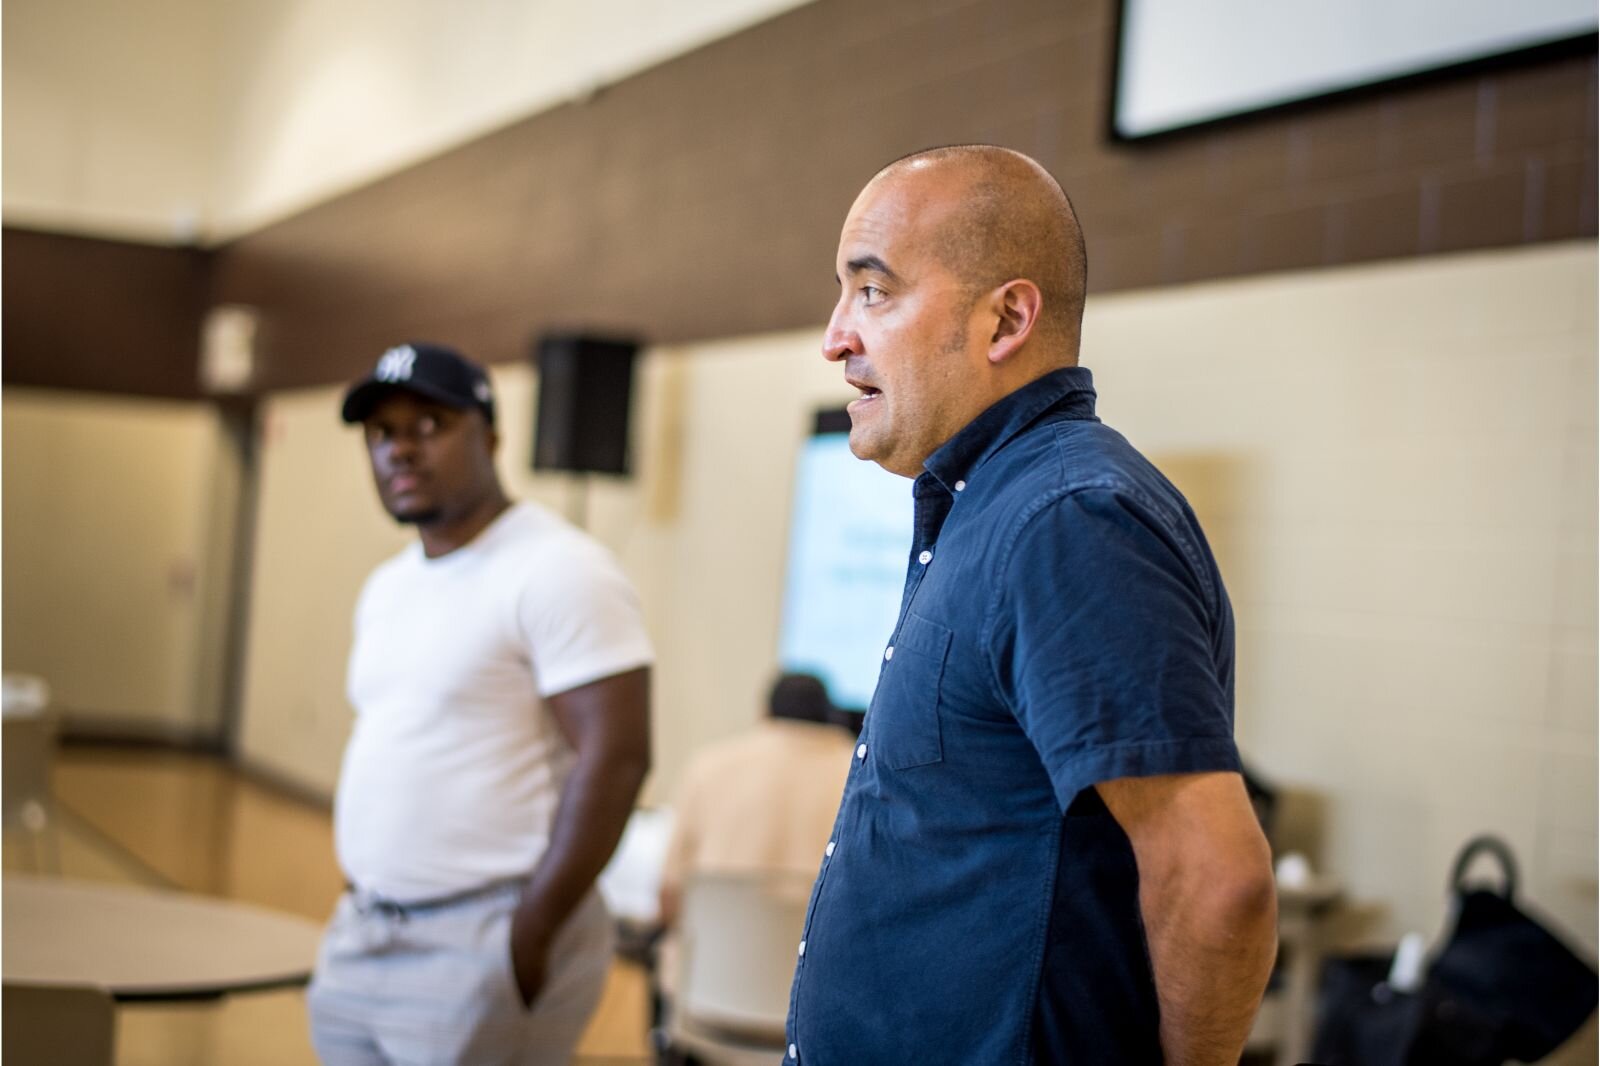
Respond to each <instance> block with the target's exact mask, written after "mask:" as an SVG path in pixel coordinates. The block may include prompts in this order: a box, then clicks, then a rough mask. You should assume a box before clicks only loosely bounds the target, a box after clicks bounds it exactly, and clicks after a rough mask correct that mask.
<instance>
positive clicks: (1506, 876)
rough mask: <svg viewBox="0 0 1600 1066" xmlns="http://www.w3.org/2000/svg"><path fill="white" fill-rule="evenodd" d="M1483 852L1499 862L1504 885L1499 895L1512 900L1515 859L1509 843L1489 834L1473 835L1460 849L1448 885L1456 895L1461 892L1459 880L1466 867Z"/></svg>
mask: <svg viewBox="0 0 1600 1066" xmlns="http://www.w3.org/2000/svg"><path fill="white" fill-rule="evenodd" d="M1484 852H1487V853H1488V854H1490V855H1493V856H1494V857H1495V859H1496V860H1497V861H1498V862H1499V863H1500V878H1501V881H1502V882H1503V885H1504V887H1502V888H1501V890H1500V895H1501V896H1503V897H1505V900H1506V902H1507V903H1510V902H1512V901H1513V899H1514V898H1515V896H1516V894H1517V860H1516V859H1515V858H1514V857H1513V856H1512V854H1511V846H1510V845H1509V844H1507V843H1506V842H1505V841H1504V840H1501V839H1500V838H1499V837H1497V836H1490V835H1489V834H1484V835H1483V836H1478V837H1473V838H1472V839H1471V840H1469V841H1467V843H1466V845H1465V846H1464V847H1463V848H1462V849H1461V854H1460V855H1459V856H1457V857H1456V868H1455V872H1454V873H1452V874H1451V875H1450V887H1451V888H1452V889H1453V890H1454V891H1455V893H1456V894H1457V895H1460V894H1462V892H1463V891H1464V888H1463V886H1462V883H1461V882H1462V880H1463V879H1464V878H1465V877H1466V876H1467V869H1468V868H1469V867H1470V866H1471V865H1472V860H1473V859H1476V858H1477V857H1478V856H1479V855H1480V854H1483V853H1484Z"/></svg>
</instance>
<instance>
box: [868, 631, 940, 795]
mask: <svg viewBox="0 0 1600 1066" xmlns="http://www.w3.org/2000/svg"><path fill="white" fill-rule="evenodd" d="M950 638H951V633H950V630H948V629H946V628H945V627H944V626H941V625H939V624H938V623H936V622H930V621H928V620H927V619H926V618H922V617H921V616H919V615H916V614H908V615H906V620H905V624H904V625H902V626H901V627H900V634H899V636H898V637H896V638H895V642H894V652H893V654H892V655H891V657H890V658H889V661H888V662H887V663H886V664H885V665H884V668H883V676H882V677H881V678H880V679H879V681H878V691H877V693H876V694H875V695H874V697H873V701H872V714H873V718H874V721H873V726H872V731H873V735H874V740H875V742H876V743H877V745H878V751H879V755H880V756H881V758H882V760H883V763H884V765H886V766H888V767H889V768H890V769H891V770H909V769H911V768H912V767H913V766H927V765H929V764H930V763H936V762H942V761H943V760H944V746H943V742H942V740H941V738H940V732H939V688H940V684H941V683H942V681H943V679H944V668H945V660H946V659H947V658H949V655H950Z"/></svg>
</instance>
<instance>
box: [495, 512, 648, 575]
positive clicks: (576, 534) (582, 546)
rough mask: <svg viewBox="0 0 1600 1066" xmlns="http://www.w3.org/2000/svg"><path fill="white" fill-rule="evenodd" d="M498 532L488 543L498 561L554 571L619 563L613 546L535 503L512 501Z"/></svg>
mask: <svg viewBox="0 0 1600 1066" xmlns="http://www.w3.org/2000/svg"><path fill="white" fill-rule="evenodd" d="M495 534H496V535H495V538H494V541H493V542H492V544H490V545H486V547H487V549H488V552H489V554H490V555H492V557H493V559H494V561H495V563H496V564H497V565H500V564H510V565H517V566H520V567H523V568H526V569H528V570H530V571H534V572H540V573H555V574H574V573H576V574H582V573H588V572H591V571H593V570H594V569H595V568H597V567H599V568H606V569H610V568H613V567H615V565H616V559H615V557H614V556H613V555H612V553H611V550H610V549H609V548H607V547H606V546H605V545H604V544H602V543H601V542H600V541H599V540H597V539H596V538H595V537H594V536H593V535H592V534H590V533H587V532H585V531H584V530H582V529H579V528H578V527H577V526H575V525H573V524H572V523H570V522H568V521H567V520H566V519H564V518H562V517H560V516H559V515H557V514H555V513H554V512H552V511H550V510H548V509H547V508H544V507H541V506H539V505H538V504H536V503H531V502H526V501H524V502H522V503H517V504H513V505H512V508H511V510H510V511H509V512H508V513H507V514H506V515H505V516H504V521H503V523H502V526H501V528H499V529H497V530H496V531H495Z"/></svg>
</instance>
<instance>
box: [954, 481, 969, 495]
mask: <svg viewBox="0 0 1600 1066" xmlns="http://www.w3.org/2000/svg"><path fill="white" fill-rule="evenodd" d="M966 487H967V483H966V482H965V481H958V482H956V491H957V492H960V491H961V490H962V489H964V488H966Z"/></svg>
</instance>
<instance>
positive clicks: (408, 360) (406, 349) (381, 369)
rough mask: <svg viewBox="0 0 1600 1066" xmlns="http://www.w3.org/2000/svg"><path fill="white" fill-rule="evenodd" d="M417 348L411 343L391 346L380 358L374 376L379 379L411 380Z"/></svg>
mask: <svg viewBox="0 0 1600 1066" xmlns="http://www.w3.org/2000/svg"><path fill="white" fill-rule="evenodd" d="M416 362H417V350H416V349H415V348H413V347H411V345H409V344H402V345H401V346H400V347H398V348H390V349H389V350H388V351H386V352H384V353H383V357H382V358H381V359H379V360H378V369H376V370H374V371H373V372H372V376H373V377H375V378H377V379H378V380H379V381H410V380H411V368H412V367H413V366H415V365H416Z"/></svg>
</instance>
